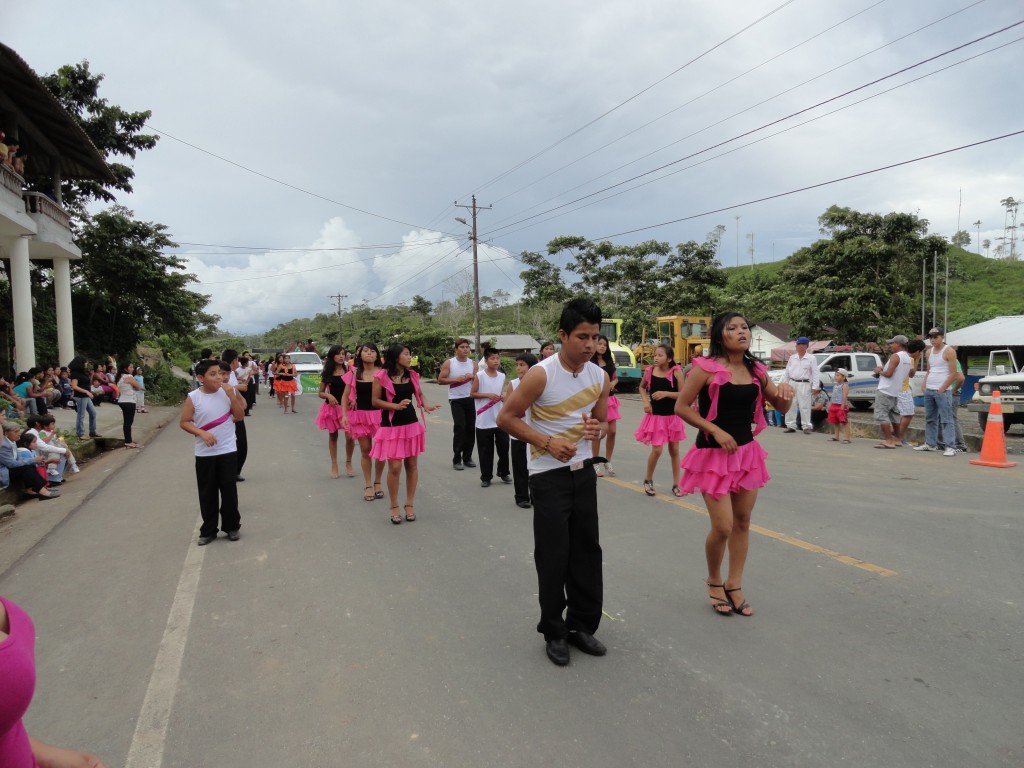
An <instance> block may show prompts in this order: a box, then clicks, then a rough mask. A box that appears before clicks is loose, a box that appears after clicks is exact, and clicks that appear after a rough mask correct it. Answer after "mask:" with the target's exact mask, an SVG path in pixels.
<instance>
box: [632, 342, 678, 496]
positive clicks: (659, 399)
mask: <svg viewBox="0 0 1024 768" xmlns="http://www.w3.org/2000/svg"><path fill="white" fill-rule="evenodd" d="M674 354H675V353H674V352H673V351H672V347H670V346H668V344H659V345H658V348H657V349H655V350H654V365H649V366H647V369H646V370H645V371H644V375H643V377H642V378H641V379H640V399H641V400H643V402H644V418H643V420H641V422H640V426H639V427H637V429H636V432H634V433H633V437H635V438H636V439H637V440H638V441H640V442H641V443H643V444H644V445H649V446H651V453H650V455H648V457H647V474H646V476H645V477H644V493H646V494H647V495H648V496H654V495H655V493H654V469H655V468H656V467H657V466H658V459H660V458H661V453H662V451H663V450H664V448H665V446H666V445H667V446H668V457H669V464H670V465H671V467H672V495H673V496H682V495H683V494H682V493H681V492H680V490H679V441H680V440H684V439H685V438H686V431H685V430H684V429H683V422H681V421H680V420H679V417H678V416H676V415H675V411H674V408H675V404H676V402H677V398H678V397H679V391H680V390H681V389H682V387H683V371H682V368H680V367H679V365H677V364H676V361H675V357H674Z"/></svg>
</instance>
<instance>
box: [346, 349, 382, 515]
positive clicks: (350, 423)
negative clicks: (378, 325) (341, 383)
mask: <svg viewBox="0 0 1024 768" xmlns="http://www.w3.org/2000/svg"><path fill="white" fill-rule="evenodd" d="M378 359H380V352H379V351H378V349H377V345H376V344H360V345H359V346H358V347H357V348H356V358H355V363H354V364H353V365H352V367H351V368H349V371H348V373H346V374H345V376H344V377H343V378H344V379H345V386H346V389H345V392H346V396H345V398H344V399H343V400H342V401H341V426H342V429H344V430H345V431H346V432H347V433H348V435H349V437H351V438H352V439H353V440H355V441H357V442H358V443H359V453H360V456H359V466H360V467H361V468H362V470H363V483H364V486H363V501H373V500H374V499H383V498H384V491H383V490H381V482H380V479H381V477H382V476H383V474H384V462H383V461H377V463H376V467H374V466H373V465H374V462H373V459H371V458H370V452H371V451H372V450H373V436H374V435H376V434H377V430H378V429H380V411H379V410H377V409H376V408H374V407H373V377H374V376H376V375H377V372H378V371H379V370H380V368H378V367H377V360H378ZM371 468H374V469H376V472H375V473H374V475H373V485H372V486H371V485H370V470H371Z"/></svg>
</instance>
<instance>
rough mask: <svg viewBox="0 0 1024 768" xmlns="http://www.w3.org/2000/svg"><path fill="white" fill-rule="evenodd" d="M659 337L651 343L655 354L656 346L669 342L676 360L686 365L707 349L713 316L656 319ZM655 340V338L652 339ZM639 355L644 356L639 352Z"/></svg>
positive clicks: (671, 316)
mask: <svg viewBox="0 0 1024 768" xmlns="http://www.w3.org/2000/svg"><path fill="white" fill-rule="evenodd" d="M656 321H657V323H658V338H657V341H656V342H654V343H649V344H648V346H650V347H651V349H650V352H651V354H652V356H653V352H654V347H655V346H657V345H658V344H667V345H668V346H670V347H671V348H672V352H673V356H674V357H675V361H676V362H677V363H678V364H679V365H686V364H687V363H689V362H690V360H691V359H693V358H694V357H700V356H701V355H702V354H703V353H704V350H705V349H707V346H708V342H709V338H708V334H709V332H710V330H711V318H710V317H702V316H700V315H667V316H664V317H659V318H657V319H656ZM652 341H653V340H652ZM637 357H638V358H639V357H642V355H640V354H639V353H638V354H637Z"/></svg>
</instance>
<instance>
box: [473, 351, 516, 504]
mask: <svg viewBox="0 0 1024 768" xmlns="http://www.w3.org/2000/svg"><path fill="white" fill-rule="evenodd" d="M470 397H472V398H473V399H474V400H478V401H480V408H479V409H478V410H477V411H476V414H475V417H476V445H477V448H476V452H477V456H479V458H480V486H481V487H483V488H487V487H489V486H490V484H491V480H492V479H494V454H495V452H497V454H498V477H499V478H501V481H502V482H503V483H511V482H512V475H511V474H509V465H508V434H506V433H505V432H503V431H502V430H500V429H498V414H499V413H500V412H501V404H502V403H503V402H504V400H505V372H504V371H503V370H501V353H500V352H498V350H496V349H491V348H490V347H484V368H483V370H481V371H478V372H477V374H476V378H474V379H473V382H472V388H471V389H470Z"/></svg>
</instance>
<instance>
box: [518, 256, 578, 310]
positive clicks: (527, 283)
mask: <svg viewBox="0 0 1024 768" xmlns="http://www.w3.org/2000/svg"><path fill="white" fill-rule="evenodd" d="M519 261H521V262H522V263H523V264H525V265H526V267H527V268H526V269H525V270H523V271H522V272H520V273H519V277H520V279H521V280H522V281H523V304H525V305H526V306H528V307H535V306H544V305H547V304H562V303H564V302H566V301H568V300H569V297H570V296H572V291H571V290H570V289H569V288H568V287H566V285H565V282H564V281H563V279H562V270H561V269H559V268H558V267H556V266H555V265H554V264H552V263H551V262H550V261H548V260H547V259H546V258H544V256H542V255H541V254H539V253H534V252H531V251H523V252H522V253H521V254H520V255H519Z"/></svg>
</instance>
